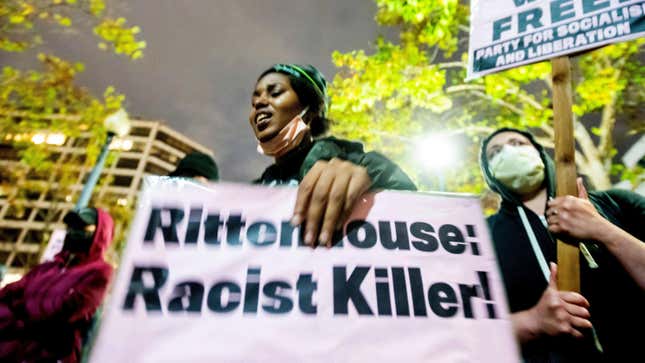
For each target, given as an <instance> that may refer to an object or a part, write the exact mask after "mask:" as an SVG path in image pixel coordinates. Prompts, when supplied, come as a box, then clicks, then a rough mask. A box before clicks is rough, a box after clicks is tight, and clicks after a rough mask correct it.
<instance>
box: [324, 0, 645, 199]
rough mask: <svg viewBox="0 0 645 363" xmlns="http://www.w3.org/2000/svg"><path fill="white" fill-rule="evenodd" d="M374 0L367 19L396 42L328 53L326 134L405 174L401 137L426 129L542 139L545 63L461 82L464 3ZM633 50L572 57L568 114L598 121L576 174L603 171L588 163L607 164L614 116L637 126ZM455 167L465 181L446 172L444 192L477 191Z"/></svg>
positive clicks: (637, 68) (639, 78) (406, 149)
mask: <svg viewBox="0 0 645 363" xmlns="http://www.w3.org/2000/svg"><path fill="white" fill-rule="evenodd" d="M375 2H376V4H377V8H378V10H377V14H376V21H377V23H379V24H380V25H382V26H394V27H396V29H397V30H398V31H399V41H398V42H391V41H387V40H385V39H383V38H382V37H379V38H377V39H376V42H375V43H374V45H373V46H372V47H371V48H370V49H366V50H354V51H350V52H347V53H340V52H334V53H333V54H332V60H333V62H334V64H335V65H336V67H338V73H337V75H336V77H335V78H334V80H333V82H332V84H331V86H330V94H331V97H332V107H331V117H332V118H333V119H334V120H337V121H336V122H335V123H334V124H333V125H332V131H333V132H334V133H336V134H339V135H340V136H344V137H348V138H354V139H358V140H361V141H363V142H364V143H366V145H367V146H368V147H369V148H379V149H381V150H385V151H387V152H389V153H390V154H391V155H393V156H394V157H395V159H396V160H397V161H398V162H399V163H401V164H402V165H409V166H410V169H408V170H407V171H408V172H410V171H411V169H412V170H413V169H418V168H423V167H424V166H422V165H414V164H413V163H411V162H410V158H411V155H413V154H414V148H413V146H411V144H412V142H411V141H412V140H413V139H414V138H415V137H417V136H419V135H420V134H423V133H427V132H429V131H431V130H443V131H451V130H454V132H458V133H464V134H465V135H468V136H469V137H471V138H472V141H473V143H476V142H477V139H478V137H479V136H481V135H482V134H485V133H487V132H490V131H492V130H493V129H494V128H497V127H503V126H510V127H517V128H526V129H531V130H533V131H536V132H537V133H538V134H539V135H540V136H546V138H547V139H552V132H553V128H552V117H553V111H552V102H551V64H550V62H541V63H537V64H532V65H528V66H523V67H519V68H514V69H510V70H508V71H505V72H501V73H497V74H492V75H489V76H486V77H484V78H483V79H478V80H474V81H470V82H466V81H465V68H466V60H467V56H468V55H467V52H466V46H465V45H466V44H467V40H468V38H467V33H466V31H467V29H468V7H467V6H466V5H464V4H463V2H461V4H460V2H459V1H457V0H375ZM460 44H461V46H460ZM643 44H645V39H639V40H635V41H630V42H623V43H619V44H615V45H611V46H607V47H603V48H600V49H598V50H595V51H592V52H588V53H585V54H584V55H582V56H579V57H577V58H573V59H572V61H573V63H574V65H575V66H574V77H575V81H574V90H575V95H574V106H573V107H574V112H575V114H576V115H577V116H578V119H579V120H583V121H584V122H587V120H593V119H594V118H595V119H598V118H601V119H602V121H601V125H600V126H598V129H597V130H594V131H595V133H596V134H597V135H599V136H600V139H599V141H598V143H597V144H596V145H594V144H593V141H592V142H591V144H590V143H588V142H586V143H585V145H587V148H586V149H585V150H584V151H583V156H584V157H585V159H586V160H585V161H586V164H580V165H579V166H580V167H582V169H581V170H580V171H581V172H583V173H584V172H585V171H586V170H584V167H588V168H589V170H603V167H602V166H601V167H600V168H598V167H591V166H590V165H591V164H592V163H596V164H602V165H609V164H610V163H609V164H608V163H607V162H606V160H611V158H613V156H614V155H613V154H612V153H611V150H612V149H611V147H608V146H607V145H612V144H613V143H612V141H611V137H612V135H611V131H612V130H613V129H614V124H615V122H616V113H617V112H621V114H623V115H626V116H630V115H632V116H631V119H632V120H636V121H632V122H630V121H629V120H630V118H629V117H626V119H627V122H628V125H629V126H630V127H632V128H633V129H634V130H638V129H639V128H640V130H643V129H645V126H643V123H642V115H639V111H638V110H639V107H640V110H641V112H640V113H641V114H642V103H643V102H644V101H645V87H642V85H643V83H644V81H645V67H643V65H642V64H641V63H640V61H639V59H638V54H639V53H638V52H639V51H641V50H642V49H643ZM457 50H460V52H457ZM582 116H585V117H582ZM637 120H641V121H640V123H639V122H638V121H637ZM588 127H591V125H588ZM641 132H642V131H641ZM580 137H582V136H580ZM584 141H587V140H586V139H585V140H584ZM476 154H477V152H476V151H472V153H471V154H469V163H470V164H469V165H476ZM596 166H597V165H596ZM462 171H463V172H464V173H466V174H467V175H466V174H465V175H464V176H459V175H454V176H453V178H452V180H453V184H452V185H451V186H450V187H451V190H481V183H482V181H481V179H480V178H479V172H478V168H476V167H474V166H473V167H468V168H465V169H463V170H462ZM605 172H606V173H607V174H606V175H608V173H609V170H605ZM606 175H605V176H596V178H593V177H592V182H594V180H598V181H599V182H598V183H597V186H600V185H603V184H604V182H602V181H604V180H607V179H606ZM420 180H421V179H420ZM462 183H475V184H473V185H470V186H467V185H464V184H462Z"/></svg>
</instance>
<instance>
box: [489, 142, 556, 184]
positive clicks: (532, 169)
mask: <svg viewBox="0 0 645 363" xmlns="http://www.w3.org/2000/svg"><path fill="white" fill-rule="evenodd" d="M489 170H490V172H491V173H492V174H493V176H494V177H495V179H497V180H499V182H500V183H502V184H504V185H505V186H506V187H508V188H509V189H511V190H512V191H514V192H515V193H518V194H528V193H532V192H534V191H536V190H537V189H538V188H539V187H540V186H541V185H542V182H543V181H544V163H543V162H542V159H541V158H540V153H539V152H538V151H537V149H536V148H535V147H533V146H532V145H524V146H512V145H504V146H503V147H502V150H500V152H499V153H497V154H496V155H495V156H493V158H492V159H491V160H490V162H489Z"/></svg>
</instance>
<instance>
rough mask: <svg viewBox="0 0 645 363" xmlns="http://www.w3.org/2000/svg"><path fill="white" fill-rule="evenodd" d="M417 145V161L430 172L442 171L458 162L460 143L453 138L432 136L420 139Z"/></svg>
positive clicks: (442, 135) (441, 135) (439, 135)
mask: <svg viewBox="0 0 645 363" xmlns="http://www.w3.org/2000/svg"><path fill="white" fill-rule="evenodd" d="M415 145H416V148H415V153H416V158H417V160H418V161H419V162H420V163H421V164H422V165H423V166H424V167H426V168H428V169H430V170H442V169H445V168H447V167H449V166H452V165H455V163H456V162H457V157H458V150H457V146H458V143H457V140H455V138H453V137H450V136H448V135H445V134H432V135H428V136H426V137H424V138H422V139H419V140H418V141H417V142H416V144H415Z"/></svg>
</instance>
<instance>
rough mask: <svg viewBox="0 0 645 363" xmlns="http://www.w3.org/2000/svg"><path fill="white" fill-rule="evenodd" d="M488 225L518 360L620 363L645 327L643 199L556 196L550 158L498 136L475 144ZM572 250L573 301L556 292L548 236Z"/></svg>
mask: <svg viewBox="0 0 645 363" xmlns="http://www.w3.org/2000/svg"><path fill="white" fill-rule="evenodd" d="M480 164H481V168H482V172H483V174H484V178H485V180H486V182H487V184H488V186H489V187H490V188H491V189H492V190H493V191H495V192H497V193H499V194H500V195H501V197H502V203H501V206H500V209H499V211H498V212H497V213H496V214H494V215H492V216H491V217H489V218H488V223H489V227H490V231H491V234H492V239H493V243H494V246H495V250H496V253H497V257H498V260H499V265H500V268H501V272H502V277H503V280H504V284H505V287H506V293H507V296H508V301H509V307H510V310H511V319H512V321H513V328H514V330H515V334H516V337H517V338H518V340H519V341H520V343H521V347H522V355H523V358H524V360H525V361H527V362H594V361H607V362H623V361H625V362H626V361H633V360H634V359H638V358H637V357H638V356H640V355H641V351H640V347H639V343H640V342H641V341H642V340H643V339H642V338H643V333H642V330H639V329H642V327H643V326H645V310H644V309H643V307H644V306H645V244H644V243H643V241H645V228H644V227H643V222H645V198H644V197H642V196H640V195H638V194H635V193H632V192H629V191H625V190H608V191H604V192H595V191H592V192H589V193H587V192H586V190H585V188H584V185H583V184H582V181H581V179H578V189H579V195H578V197H574V196H567V197H558V198H555V186H556V183H555V173H554V171H555V168H554V165H553V161H552V159H551V158H550V157H549V156H548V155H547V153H546V152H545V151H544V149H543V147H542V146H541V145H540V144H539V143H537V142H536V141H535V139H534V138H533V136H532V135H531V134H530V133H528V132H524V131H521V130H517V129H510V128H503V129H500V130H497V131H495V132H494V133H492V134H491V135H490V136H488V137H487V138H486V139H485V140H484V141H483V143H482V146H481V153H480ZM555 236H557V237H559V238H562V239H564V240H566V241H568V242H571V243H576V244H578V245H579V246H580V251H581V254H580V264H581V293H580V294H578V293H575V292H571V291H560V290H558V288H557V284H556V281H557V279H556V274H557V266H556V265H555V263H554V262H556V261H557V257H556V238H555Z"/></svg>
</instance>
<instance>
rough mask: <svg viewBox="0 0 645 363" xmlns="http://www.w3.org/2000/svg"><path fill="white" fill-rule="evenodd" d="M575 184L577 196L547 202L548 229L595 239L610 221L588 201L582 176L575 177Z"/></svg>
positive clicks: (582, 238) (571, 235) (584, 238)
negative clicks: (576, 185)
mask: <svg viewBox="0 0 645 363" xmlns="http://www.w3.org/2000/svg"><path fill="white" fill-rule="evenodd" d="M577 184H578V197H574V196H572V195H567V196H564V197H557V198H555V199H553V200H550V201H548V202H547V210H546V216H547V222H548V224H549V231H550V232H553V233H556V234H565V235H567V236H570V237H573V238H577V239H581V240H587V239H595V238H597V237H598V235H599V234H600V233H602V232H603V231H604V230H605V229H607V227H608V224H611V223H610V222H609V221H608V220H606V219H605V218H603V217H602V216H601V215H600V213H598V211H597V210H596V208H595V207H594V206H593V204H591V202H590V201H589V196H588V194H587V190H586V188H585V186H584V184H583V183H582V178H578V179H577Z"/></svg>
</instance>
